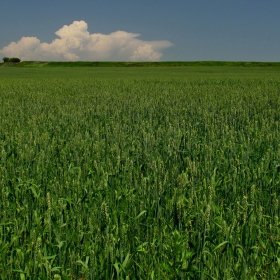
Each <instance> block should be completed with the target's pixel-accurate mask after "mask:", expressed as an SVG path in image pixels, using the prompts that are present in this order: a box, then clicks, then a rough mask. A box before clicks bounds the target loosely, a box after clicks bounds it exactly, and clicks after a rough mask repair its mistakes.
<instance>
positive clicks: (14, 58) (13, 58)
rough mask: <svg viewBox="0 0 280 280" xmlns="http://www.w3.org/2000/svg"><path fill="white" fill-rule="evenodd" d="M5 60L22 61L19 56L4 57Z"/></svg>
mask: <svg viewBox="0 0 280 280" xmlns="http://www.w3.org/2000/svg"><path fill="white" fill-rule="evenodd" d="M3 61H4V62H20V61H21V60H20V59H19V58H17V57H12V58H9V57H4V58H3Z"/></svg>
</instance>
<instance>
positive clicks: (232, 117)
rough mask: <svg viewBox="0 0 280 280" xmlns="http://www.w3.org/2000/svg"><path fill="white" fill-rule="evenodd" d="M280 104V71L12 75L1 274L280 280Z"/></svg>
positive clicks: (2, 136) (5, 84)
mask: <svg viewBox="0 0 280 280" xmlns="http://www.w3.org/2000/svg"><path fill="white" fill-rule="evenodd" d="M279 108H280V79H279V68H246V69H245V68H241V69H240V68H234V67H231V68H227V67H223V68H219V67H207V68H204V67H196V68H190V67H189V68H187V67H180V68H172V67H169V68H164V67H163V68H160V69H151V68H88V69H84V68H82V69H78V68H75V69H70V68H38V69H37V68H8V67H7V68H6V67H3V68H1V69H0V152H1V160H0V219H1V220H0V276H1V278H2V279H5V280H7V279H21V280H23V279H279V277H280V228H279V211H280V206H279V201H280V200H279V191H280V142H279V139H280V111H279Z"/></svg>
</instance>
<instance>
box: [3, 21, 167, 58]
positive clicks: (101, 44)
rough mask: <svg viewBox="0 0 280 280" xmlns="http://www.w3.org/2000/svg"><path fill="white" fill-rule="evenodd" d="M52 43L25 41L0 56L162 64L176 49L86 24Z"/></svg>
mask: <svg viewBox="0 0 280 280" xmlns="http://www.w3.org/2000/svg"><path fill="white" fill-rule="evenodd" d="M55 34H56V35H57V36H58V37H59V38H57V39H54V40H53V41H52V42H51V43H44V42H40V40H39V39H38V38H36V37H22V38H21V39H20V40H19V41H18V42H17V43H15V42H12V43H10V44H9V45H8V46H6V47H4V48H3V49H2V50H0V55H2V56H7V57H19V58H21V60H41V61H48V60H51V61H65V60H67V61H68V60H72V61H75V60H81V61H83V60H86V61H97V60H108V61H110V60H111V61H158V60H160V58H161V57H162V52H161V51H162V50H163V49H164V48H167V47H170V46H172V43H170V42H169V41H165V40H163V41H144V40H140V39H138V37H139V36H140V34H136V33H130V32H126V31H115V32H112V33H110V34H100V33H93V34H90V33H89V32H88V25H87V23H86V22H85V21H74V22H73V23H72V24H70V25H64V26H63V27H62V28H60V29H59V30H58V31H56V32H55Z"/></svg>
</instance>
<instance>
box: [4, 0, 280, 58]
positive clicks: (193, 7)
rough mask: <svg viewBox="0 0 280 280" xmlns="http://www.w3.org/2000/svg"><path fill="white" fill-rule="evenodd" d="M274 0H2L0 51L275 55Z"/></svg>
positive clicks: (278, 2) (279, 6) (278, 54)
mask: <svg viewBox="0 0 280 280" xmlns="http://www.w3.org/2000/svg"><path fill="white" fill-rule="evenodd" d="M279 14H280V0H266V1H265V0H174V1H170V0H149V1H148V0H141V1H139V0H138V1H136V0H118V1H115V0H79V1H75V0H67V1H62V0H48V1H45V0H36V1H35V0H27V1H22V0H2V1H1V16H0V38H1V39H0V59H1V58H2V57H4V56H8V57H20V58H21V59H22V60H59V61H63V60H90V61H94V60H96V61H97V60H105V61H158V60H161V61H190V60H226V61H280V16H279Z"/></svg>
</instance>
